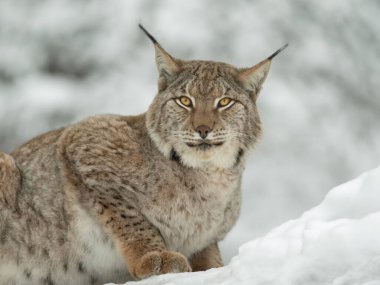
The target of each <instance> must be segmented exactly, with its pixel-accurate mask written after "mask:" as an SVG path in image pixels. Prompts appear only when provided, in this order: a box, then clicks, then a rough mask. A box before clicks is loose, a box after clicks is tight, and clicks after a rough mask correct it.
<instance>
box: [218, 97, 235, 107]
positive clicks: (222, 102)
mask: <svg viewBox="0 0 380 285" xmlns="http://www.w3.org/2000/svg"><path fill="white" fill-rule="evenodd" d="M233 102H234V101H233V100H232V99H230V98H228V97H225V98H222V99H220V100H219V102H218V108H223V107H227V106H228V105H231V104H232V103H233Z"/></svg>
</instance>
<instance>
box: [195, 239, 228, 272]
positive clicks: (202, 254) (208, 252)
mask: <svg viewBox="0 0 380 285" xmlns="http://www.w3.org/2000/svg"><path fill="white" fill-rule="evenodd" d="M190 264H191V267H192V269H193V271H204V270H207V269H210V268H216V267H222V266H223V261H222V257H221V256H220V251H219V248H218V245H217V244H216V243H214V244H211V245H209V246H208V247H206V248H204V249H203V250H201V251H199V252H197V253H195V254H193V256H192V257H191V259H190Z"/></svg>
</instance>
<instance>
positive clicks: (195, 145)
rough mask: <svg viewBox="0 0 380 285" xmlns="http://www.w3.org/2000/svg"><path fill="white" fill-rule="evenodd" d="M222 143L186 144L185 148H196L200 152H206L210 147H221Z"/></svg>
mask: <svg viewBox="0 0 380 285" xmlns="http://www.w3.org/2000/svg"><path fill="white" fill-rule="evenodd" d="M223 144H224V142H217V143H210V142H201V143H186V145H187V146H189V147H192V148H197V149H201V150H208V149H210V148H212V147H218V146H221V145H223Z"/></svg>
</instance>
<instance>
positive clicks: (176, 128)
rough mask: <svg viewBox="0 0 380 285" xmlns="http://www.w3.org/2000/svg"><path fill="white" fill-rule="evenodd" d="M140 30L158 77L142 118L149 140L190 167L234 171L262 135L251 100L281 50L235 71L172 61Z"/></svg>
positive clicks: (211, 64)
mask: <svg viewBox="0 0 380 285" xmlns="http://www.w3.org/2000/svg"><path fill="white" fill-rule="evenodd" d="M142 29H143V28H142ZM143 30H144V32H145V33H146V34H147V35H148V37H149V38H150V39H151V40H152V41H153V43H154V44H155V51H156V62H157V67H158V71H159V74H160V77H159V81H158V87H159V92H158V94H157V96H156V97H155V99H154V101H153V103H152V105H151V106H150V108H149V111H148V113H147V128H148V130H149V134H150V136H151V138H152V139H153V141H154V142H155V143H156V145H157V146H158V148H159V149H160V151H161V152H162V153H163V154H164V155H166V156H167V157H170V156H173V155H174V156H175V157H179V158H180V160H181V162H182V163H183V164H184V165H187V166H189V167H204V166H216V167H221V168H231V167H233V166H234V165H235V164H236V163H237V162H238V161H239V160H240V157H241V156H242V154H243V153H244V152H245V151H247V150H249V149H251V148H252V147H253V146H254V145H255V143H256V142H257V140H258V138H259V137H260V135H261V123H260V118H259V114H258V111H257V108H256V99H257V96H258V94H259V92H260V90H261V87H262V84H263V83H264V81H265V79H266V77H267V74H268V71H269V67H270V63H271V59H272V58H273V57H274V56H275V55H277V54H278V53H279V52H280V51H281V50H282V49H284V48H285V47H286V46H285V47H283V48H282V49H280V50H278V51H277V52H276V53H274V54H273V55H271V56H270V57H269V58H268V59H266V60H264V61H262V62H260V63H258V64H256V65H255V66H253V67H251V68H244V69H239V68H235V67H233V66H231V65H229V64H225V63H219V62H213V61H183V60H179V59H175V58H173V57H172V56H171V55H170V54H168V53H167V52H166V51H165V50H164V49H163V48H162V47H161V45H160V44H159V43H158V42H157V41H156V40H155V39H154V38H153V37H152V36H151V35H150V34H149V33H148V32H147V31H146V30H145V29H143Z"/></svg>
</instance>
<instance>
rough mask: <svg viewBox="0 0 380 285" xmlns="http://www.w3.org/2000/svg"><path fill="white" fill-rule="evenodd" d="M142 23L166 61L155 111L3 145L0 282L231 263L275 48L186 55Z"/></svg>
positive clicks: (110, 277) (105, 277)
mask: <svg viewBox="0 0 380 285" xmlns="http://www.w3.org/2000/svg"><path fill="white" fill-rule="evenodd" d="M141 28H142V27H141ZM142 29H143V28H142ZM143 30H144V32H145V33H146V34H147V35H148V37H149V38H150V39H151V40H152V41H153V43H154V47H155V51H156V63H157V67H158V72H159V79H158V90H159V91H158V94H157V95H156V97H155V98H154V100H153V102H152V104H151V105H150V107H149V109H148V110H147V112H146V113H144V114H141V115H139V116H119V115H104V116H94V117H91V118H88V119H85V120H83V121H81V122H79V123H77V124H74V125H71V126H68V127H65V128H62V129H59V130H55V131H52V132H49V133H46V134H43V135H41V136H39V137H37V138H35V139H33V140H31V141H30V142H28V143H26V144H24V145H22V146H21V147H19V148H18V149H16V150H15V151H14V152H13V153H11V156H12V157H11V156H9V155H5V154H1V153H0V170H1V173H0V179H1V184H0V253H1V254H0V283H1V284H21V285H22V284H55V285H59V284H103V283H107V282H115V283H118V282H119V283H121V282H125V281H127V280H130V279H142V278H145V277H148V276H151V275H154V274H164V273H169V272H186V271H199V270H207V269H209V268H213V267H220V266H222V265H223V262H222V259H221V256H220V252H219V249H218V242H219V241H220V240H222V239H223V238H224V237H225V235H226V234H227V233H228V232H229V230H230V229H231V228H232V227H233V225H234V224H235V222H236V220H237V218H238V216H239V211H240V202H241V193H240V184H241V176H242V172H243V169H244V163H245V159H246V156H247V153H248V152H249V151H250V150H251V149H252V148H253V147H254V145H255V144H256V142H257V140H258V139H259V137H260V135H261V122H260V118H259V114H258V111H257V107H256V100H257V97H258V94H259V92H260V90H261V88H262V84H263V82H264V81H265V79H266V77H267V74H268V71H269V67H270V63H271V60H272V58H273V56H271V57H269V58H267V59H266V60H264V61H262V62H260V63H258V64H257V65H255V66H253V67H250V68H235V67H233V66H231V65H228V64H225V63H219V62H212V61H184V60H179V59H176V58H174V57H173V56H171V55H170V54H169V53H168V52H166V51H165V50H164V49H163V48H162V47H161V45H160V44H159V43H158V42H157V41H156V40H155V39H154V38H153V37H152V36H151V35H150V34H149V33H148V32H147V31H146V30H145V29H143Z"/></svg>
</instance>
